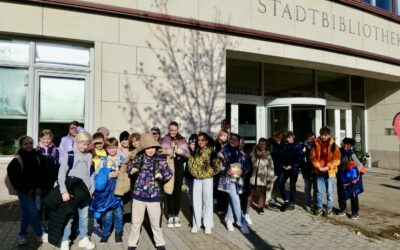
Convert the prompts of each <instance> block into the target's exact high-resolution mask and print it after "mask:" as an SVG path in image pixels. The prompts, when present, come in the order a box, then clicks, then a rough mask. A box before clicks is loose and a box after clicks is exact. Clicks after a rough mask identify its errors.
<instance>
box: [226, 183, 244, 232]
mask: <svg viewBox="0 0 400 250" xmlns="http://www.w3.org/2000/svg"><path fill="white" fill-rule="evenodd" d="M233 215H235V218H236V225H238V226H239V227H241V226H242V224H243V223H246V220H245V219H244V217H243V216H242V209H241V208H240V198H239V194H238V193H237V190H236V182H231V183H230V185H229V206H228V212H227V213H226V219H229V220H230V221H232V222H235V219H234V218H233Z"/></svg>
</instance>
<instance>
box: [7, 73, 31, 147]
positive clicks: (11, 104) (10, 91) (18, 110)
mask: <svg viewBox="0 0 400 250" xmlns="http://www.w3.org/2000/svg"><path fill="white" fill-rule="evenodd" d="M28 83H29V77H28V70H27V69H14V68H4V67H0V155H15V153H16V151H17V149H18V138H19V137H21V136H23V135H26V132H27V89H28Z"/></svg>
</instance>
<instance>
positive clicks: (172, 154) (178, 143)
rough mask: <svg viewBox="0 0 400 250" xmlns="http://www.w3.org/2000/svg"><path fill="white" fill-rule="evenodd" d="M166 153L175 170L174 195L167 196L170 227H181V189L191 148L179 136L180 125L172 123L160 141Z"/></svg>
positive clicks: (168, 224)
mask: <svg viewBox="0 0 400 250" xmlns="http://www.w3.org/2000/svg"><path fill="white" fill-rule="evenodd" d="M160 144H161V147H162V148H163V149H164V153H165V154H167V155H168V156H169V158H172V159H173V165H174V166H173V167H172V166H171V168H172V169H174V178H175V179H174V188H173V192H172V194H168V193H167V194H166V198H167V199H166V200H167V210H168V223H167V226H168V227H180V226H181V222H180V219H179V217H178V214H179V211H180V210H181V189H182V182H183V168H184V163H185V161H186V159H187V158H189V156H190V153H189V146H188V144H187V142H186V140H185V138H184V137H183V136H182V135H181V134H179V126H178V123H177V122H175V121H172V122H170V123H169V125H168V134H167V135H165V136H164V137H163V138H162V139H161V141H160Z"/></svg>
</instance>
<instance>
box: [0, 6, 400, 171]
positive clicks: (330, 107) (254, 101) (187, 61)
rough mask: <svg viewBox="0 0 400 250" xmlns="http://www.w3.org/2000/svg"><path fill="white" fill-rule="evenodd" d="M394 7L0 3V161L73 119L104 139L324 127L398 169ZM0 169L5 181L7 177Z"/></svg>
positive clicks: (398, 43)
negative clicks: (177, 129) (173, 124)
mask: <svg viewBox="0 0 400 250" xmlns="http://www.w3.org/2000/svg"><path fill="white" fill-rule="evenodd" d="M399 12H400V1H399V0H393V1H392V0H388V1H375V0H372V1H371V0H364V1H363V0H353V1H352V0H347V1H345V0H341V1H328V0H321V1H312V0H303V1H298V0H280V1H278V0H249V1H239V0H229V1H228V0H202V1H200V0H169V1H166V0H163V1H148V0H86V1H78V0H63V1H61V0H48V1H44V0H23V1H0V155H2V156H1V158H0V159H1V162H2V163H3V165H6V164H7V162H8V161H9V160H10V159H11V157H10V155H12V154H13V153H14V152H15V148H16V138H18V137H19V136H21V135H24V134H28V135H31V136H32V137H33V138H34V139H35V140H37V138H38V133H39V131H40V130H41V129H43V128H50V129H52V130H53V132H54V134H55V135H56V138H55V140H56V141H57V140H59V138H60V136H61V134H62V133H64V132H66V131H67V124H68V122H70V121H72V120H77V121H79V122H82V123H83V124H84V126H85V129H87V130H88V131H94V130H95V129H96V128H97V127H100V126H105V127H107V128H109V129H110V130H111V135H113V136H118V134H119V132H121V131H123V130H128V131H130V132H144V131H147V130H149V128H151V127H153V126H158V127H160V128H161V130H162V131H163V132H164V133H166V127H167V124H168V123H169V122H170V121H171V120H176V121H177V122H178V123H180V124H181V128H182V131H183V134H185V135H188V134H190V133H193V132H199V131H207V132H210V133H213V134H215V133H216V132H218V129H219V124H220V121H221V120H222V119H224V118H228V119H229V120H230V121H231V130H232V131H234V132H239V133H240V134H242V135H244V136H245V138H246V141H247V143H248V144H252V143H255V141H256V140H257V139H258V138H259V137H269V136H271V133H272V132H273V131H275V130H282V131H286V130H294V132H295V133H296V135H297V137H298V139H304V137H305V135H306V133H307V132H309V131H314V132H316V133H317V134H318V131H319V129H320V128H321V127H322V126H324V125H327V126H328V127H330V128H331V130H332V134H333V136H334V137H335V138H336V141H337V143H340V140H341V139H343V138H344V137H346V136H351V137H354V138H355V139H356V142H357V144H356V149H358V150H361V151H364V152H370V153H371V155H372V159H371V160H372V163H373V165H374V166H376V167H384V168H394V169H396V168H398V167H399V161H400V159H399V141H398V139H397V137H396V135H395V134H394V132H393V129H392V119H393V117H394V116H395V115H396V114H397V113H398V112H399V111H400V16H399ZM1 171H2V172H3V173H4V171H5V168H4V167H3V168H2V169H1Z"/></svg>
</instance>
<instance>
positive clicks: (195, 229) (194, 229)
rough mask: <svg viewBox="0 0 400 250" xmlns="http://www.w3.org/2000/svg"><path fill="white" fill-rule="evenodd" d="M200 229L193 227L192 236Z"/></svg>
mask: <svg viewBox="0 0 400 250" xmlns="http://www.w3.org/2000/svg"><path fill="white" fill-rule="evenodd" d="M198 230H199V229H198V228H197V227H192V229H190V232H191V233H192V234H197V231H198Z"/></svg>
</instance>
